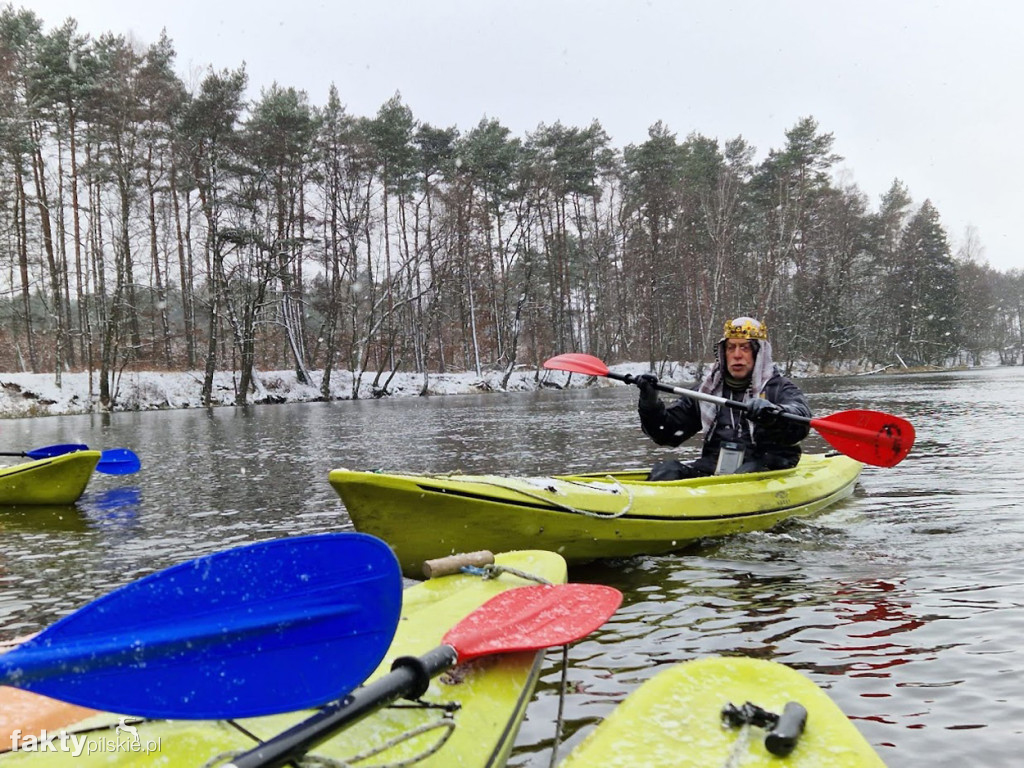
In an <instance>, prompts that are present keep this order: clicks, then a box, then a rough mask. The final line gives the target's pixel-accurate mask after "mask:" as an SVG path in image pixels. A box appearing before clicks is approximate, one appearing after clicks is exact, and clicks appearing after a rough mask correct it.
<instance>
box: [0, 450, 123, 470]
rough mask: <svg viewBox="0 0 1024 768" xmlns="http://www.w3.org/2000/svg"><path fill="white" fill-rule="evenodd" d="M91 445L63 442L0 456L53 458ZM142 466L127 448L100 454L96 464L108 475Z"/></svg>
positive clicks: (0, 454)
mask: <svg viewBox="0 0 1024 768" xmlns="http://www.w3.org/2000/svg"><path fill="white" fill-rule="evenodd" d="M87 450H89V446H87V445H82V444H81V443H61V444H59V445H47V446H44V447H42V448H33V449H32V450H31V451H20V452H18V453H0V456H24V457H25V458H29V459H37V460H38V459H52V458H54V457H55V456H63V455H64V454H67V453H77V452H78V451H87ZM141 468H142V462H141V461H140V460H139V457H138V456H136V455H135V453H134V452H132V451H129V450H128V449H127V448H110V449H108V450H106V451H103V453H101V454H100V460H99V462H98V463H97V464H96V471H97V472H102V473H103V474H106V475H130V474H132V473H133V472H138V471H139V470H140V469H141Z"/></svg>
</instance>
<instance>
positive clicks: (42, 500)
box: [0, 451, 102, 506]
mask: <svg viewBox="0 0 1024 768" xmlns="http://www.w3.org/2000/svg"><path fill="white" fill-rule="evenodd" d="M101 456H102V454H101V453H100V452H99V451H74V452H73V453H64V454H61V455H60V456H52V457H50V458H47V459H37V460H35V461H27V462H25V463H23V464H16V465H14V466H12V467H3V468H0V506H21V505H26V506H28V505H51V506H53V505H61V504H74V503H75V502H76V501H78V499H79V497H80V496H81V495H82V493H83V492H84V491H85V487H86V486H87V485H88V484H89V480H90V479H91V478H92V475H93V472H94V470H95V469H96V465H97V464H98V463H99V460H100V457H101Z"/></svg>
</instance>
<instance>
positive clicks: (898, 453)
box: [544, 352, 914, 467]
mask: <svg viewBox="0 0 1024 768" xmlns="http://www.w3.org/2000/svg"><path fill="white" fill-rule="evenodd" d="M544 367H545V368H549V369H553V370H561V371H569V372H570V373H583V374H586V375H588V376H605V377H607V378H609V379H615V380H617V381H623V382H625V383H627V384H637V382H638V378H637V377H636V376H632V375H630V374H621V373H614V372H613V371H610V370H608V366H607V365H605V364H604V362H603V361H601V360H600V359H599V358H596V357H594V356H593V355H587V354H583V353H579V352H567V353H565V354H563V355H556V356H555V357H552V358H551V359H550V360H546V361H545V362H544ZM654 387H655V388H656V389H659V390H662V391H664V392H671V393H673V394H677V395H681V396H683V397H689V398H692V399H693V400H706V401H708V402H711V403H716V404H718V405H719V406H724V407H729V408H734V409H736V410H741V411H745V412H749V411H750V405H749V403H746V402H740V401H738V400H727V399H726V398H724V397H720V396H718V395H711V394H708V393H705V392H695V391H693V390H689V389H682V388H681V387H673V386H669V385H667V384H662V383H661V382H657V383H655V384H654ZM776 413H777V415H778V416H779V417H781V418H783V419H787V420H789V421H794V422H798V423H800V424H808V425H810V427H811V428H813V429H815V430H817V431H818V432H819V433H820V434H821V436H822V437H823V438H825V441H826V442H828V443H829V444H830V445H831V446H832V447H833V448H836V449H837V450H838V451H839V452H840V453H843V454H845V455H847V456H849V457H850V458H852V459H855V460H856V461H860V462H864V463H865V464H873V465H874V466H876V467H893V466H896V465H897V464H899V463H900V462H901V461H903V459H904V458H906V456H907V454H908V453H909V452H910V449H911V447H912V446H913V445H914V425H913V424H911V423H910V422H909V421H907V420H906V419H901V418H899V417H898V416H892V415H891V414H888V413H883V412H881V411H868V410H852V411H840V412H839V413H833V414H832V415H830V416H823V417H821V418H816V419H815V418H810V417H808V416H801V415H799V414H795V413H790V412H789V411H786V410H782V409H780V410H778V411H777V412H776Z"/></svg>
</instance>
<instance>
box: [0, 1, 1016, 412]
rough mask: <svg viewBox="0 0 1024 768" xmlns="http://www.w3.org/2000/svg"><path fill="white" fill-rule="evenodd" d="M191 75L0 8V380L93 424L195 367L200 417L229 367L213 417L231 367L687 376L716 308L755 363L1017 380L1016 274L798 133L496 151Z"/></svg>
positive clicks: (821, 136) (477, 129)
mask: <svg viewBox="0 0 1024 768" xmlns="http://www.w3.org/2000/svg"><path fill="white" fill-rule="evenodd" d="M198 80H199V81H198V82H197V83H195V84H186V82H184V81H183V80H182V79H181V78H180V77H179V76H178V75H177V74H176V73H175V50H174V46H173V43H172V41H171V39H170V38H169V37H168V36H167V35H166V34H165V35H163V36H162V37H161V38H160V39H159V40H158V41H157V42H156V43H154V44H151V45H140V44H139V43H137V42H135V41H132V40H129V39H126V38H125V37H124V36H122V35H116V34H112V33H109V34H104V35H101V36H99V37H97V38H93V37H91V36H89V35H86V34H81V33H79V31H78V27H77V23H76V22H75V21H74V20H73V19H69V20H68V21H66V22H65V23H64V25H63V26H61V27H59V28H56V29H52V30H49V31H47V30H45V29H44V25H43V23H42V21H41V20H40V19H39V18H38V17H37V16H36V15H35V14H34V13H33V12H32V11H30V10H25V9H16V8H15V7H14V6H12V5H6V6H3V7H2V8H0V269H2V272H0V288H2V292H0V339H2V342H3V343H2V345H0V369H2V370H8V371H34V372H51V371H52V372H53V373H54V375H55V377H56V382H57V383H58V384H59V383H60V377H61V373H62V372H66V371H84V370H88V371H89V372H90V373H93V374H94V375H95V379H96V382H97V388H98V392H97V395H98V397H99V399H100V401H101V403H102V404H103V405H105V406H109V405H111V404H112V398H113V397H114V396H115V394H114V393H115V392H116V386H115V382H116V379H117V377H118V376H119V375H121V373H123V372H124V371H126V370H197V371H199V372H200V377H201V378H202V379H203V381H204V384H203V387H204V390H203V392H204V397H205V398H206V399H207V400H208V399H209V395H210V391H211V388H212V386H213V376H214V374H215V373H216V372H217V371H224V370H231V371H235V372H237V378H236V381H237V391H236V401H237V402H238V403H245V402H246V401H247V399H248V398H249V397H250V396H251V393H252V390H253V386H254V382H253V376H255V375H258V372H259V371H260V370H278V369H289V370H291V369H293V370H294V371H295V373H296V375H297V377H298V379H299V380H300V381H301V382H304V383H314V378H313V377H312V375H311V372H316V374H317V376H316V379H315V384H316V385H319V386H320V387H321V391H322V392H323V393H324V396H325V397H326V396H327V394H328V392H329V387H330V380H331V376H332V373H334V372H336V371H341V370H344V371H355V372H358V373H359V375H360V376H363V375H366V376H373V377H375V378H377V379H380V378H381V377H384V378H386V377H387V375H388V372H394V371H404V372H414V373H416V374H422V377H423V381H424V390H425V389H426V386H427V382H428V380H429V376H430V375H431V374H432V373H444V372H447V371H457V370H464V371H465V370H475V371H477V372H478V373H479V372H480V371H482V370H483V369H485V368H486V369H489V370H499V371H505V372H507V373H506V380H507V375H509V374H511V372H512V371H513V370H514V369H515V368H516V367H517V366H520V367H521V366H527V367H537V366H539V365H540V363H541V362H542V361H543V360H544V359H546V358H547V357H549V356H551V355H554V354H558V353H561V352H569V351H584V352H589V353H592V354H595V355H598V356H599V357H601V358H602V359H604V360H606V361H608V362H609V363H614V362H619V361H650V363H651V364H652V366H654V367H655V368H657V367H658V366H659V364H660V363H663V362H664V361H705V362H706V361H709V360H710V359H711V357H712V355H713V347H714V343H715V341H716V340H717V339H718V338H719V336H720V335H721V330H722V323H723V322H724V321H725V320H726V319H728V318H730V317H733V316H736V315H742V314H749V315H754V316H756V317H759V318H761V319H763V320H764V321H765V322H766V324H767V325H768V327H769V330H770V333H771V339H772V343H773V347H774V350H775V358H776V360H777V361H778V362H779V363H780V364H781V365H783V366H791V365H792V364H793V363H795V362H796V361H806V362H810V363H813V364H814V365H816V366H818V367H819V368H820V369H821V370H824V371H828V370H830V369H834V368H835V367H836V366H838V365H840V364H854V365H856V366H859V367H860V368H862V369H863V368H866V369H893V370H899V369H911V368H915V367H921V366H949V365H976V364H981V363H982V362H983V361H986V362H998V363H1000V364H1003V365H1018V364H1022V363H1024V345H1022V337H1024V272H1022V270H1019V269H1013V270H1009V271H1007V272H1001V271H998V270H995V269H993V268H991V267H990V266H988V264H987V263H986V262H985V261H984V258H983V249H982V245H981V241H980V235H979V233H977V232H975V231H968V232H967V233H965V234H964V237H963V242H962V243H961V244H960V245H959V246H958V247H957V248H956V250H955V251H954V249H953V246H952V245H951V241H950V237H949V234H948V233H947V232H946V231H945V229H944V228H943V225H942V221H941V215H940V212H939V211H938V210H937V209H936V207H935V206H934V205H933V204H932V203H931V202H930V201H929V200H928V199H927V197H925V198H923V199H922V200H920V201H917V200H915V199H914V197H913V196H912V193H911V190H909V189H908V188H907V186H906V185H905V184H904V183H903V182H901V181H900V180H899V178H898V177H895V176H894V178H893V181H892V184H891V186H890V187H889V189H888V190H886V191H885V192H884V194H881V195H880V196H879V198H878V202H877V205H872V203H871V201H870V200H869V197H868V196H867V195H866V194H865V193H864V192H863V191H861V190H860V189H858V188H857V186H856V185H854V184H849V183H843V182H842V181H841V180H840V177H841V175H840V174H837V173H836V169H837V164H838V163H839V162H840V161H841V160H842V158H841V157H840V156H839V155H837V154H836V153H835V151H834V146H835V137H834V136H833V135H832V134H831V133H828V132H826V131H825V130H824V129H823V128H822V127H821V126H820V125H819V124H818V122H817V121H816V120H815V119H814V118H813V117H812V116H803V117H795V118H794V122H793V125H792V127H791V128H790V129H789V130H787V131H786V132H785V135H784V136H783V137H780V146H779V147H777V148H771V149H769V150H768V151H767V153H766V155H765V156H764V159H762V160H756V159H755V158H756V157H757V152H758V148H756V147H753V146H751V145H749V144H748V143H747V142H746V141H745V140H744V139H743V138H742V136H737V137H735V138H730V139H725V140H720V139H718V138H713V137H709V136H704V135H702V134H700V133H699V132H697V131H691V132H689V133H688V134H686V135H685V138H682V139H680V138H679V135H678V134H677V133H675V132H673V131H672V130H671V129H670V128H669V127H668V126H666V125H664V124H662V123H661V122H657V123H655V124H654V125H652V126H651V127H650V129H649V131H648V137H647V140H646V141H644V142H643V143H641V144H630V145H627V146H625V147H616V146H613V145H612V142H611V140H610V138H609V137H608V135H607V133H606V132H605V130H604V129H603V128H602V126H601V124H600V122H599V121H598V120H595V121H594V122H592V123H591V124H589V125H585V126H568V125H563V124H562V123H561V122H559V121H557V120H555V121H554V122H549V123H545V122H541V123H539V124H538V126H537V128H536V129H535V130H534V131H531V132H528V133H527V134H526V135H525V136H514V135H512V132H511V131H510V130H509V129H508V128H506V127H505V126H503V125H502V123H501V121H500V120H499V119H494V118H482V119H481V120H480V122H479V124H477V125H475V126H472V127H469V128H458V127H455V126H447V127H441V126H434V125H430V124H428V123H425V122H422V121H420V120H417V119H416V117H415V115H414V114H413V113H412V110H411V109H410V108H409V107H408V106H407V105H405V104H404V103H403V101H402V98H401V95H400V93H396V94H395V95H394V97H393V98H391V99H389V100H388V101H387V102H386V103H384V104H383V105H381V107H380V109H379V111H378V112H377V114H375V115H372V116H362V115H353V114H350V113H349V112H348V111H347V109H346V107H345V105H344V94H343V92H340V91H339V90H338V89H337V87H332V88H331V89H330V91H329V93H328V94H326V101H325V103H323V104H320V105H318V104H314V103H311V101H310V97H309V95H308V94H307V93H305V92H304V91H301V90H296V89H295V88H292V87H288V86H284V85H278V84H274V85H273V86H271V87H269V88H265V89H263V90H262V91H261V92H260V95H259V97H258V98H256V99H248V98H247V97H246V93H247V89H248V81H247V75H246V72H245V68H244V66H240V67H239V68H238V69H233V70H224V71H219V72H218V71H213V70H212V69H208V70H207V71H206V72H205V73H204V74H203V75H202V77H201V78H198ZM598 108H599V107H598ZM951 151H955V148H951ZM964 151H966V149H965V150H964ZM358 383H359V379H358V378H357V379H355V381H354V388H355V387H358Z"/></svg>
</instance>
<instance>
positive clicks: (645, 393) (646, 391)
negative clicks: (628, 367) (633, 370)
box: [633, 373, 660, 408]
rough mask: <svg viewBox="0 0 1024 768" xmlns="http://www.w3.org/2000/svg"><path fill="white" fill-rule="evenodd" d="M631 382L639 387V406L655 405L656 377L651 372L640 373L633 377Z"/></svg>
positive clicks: (656, 397) (657, 399)
mask: <svg viewBox="0 0 1024 768" xmlns="http://www.w3.org/2000/svg"><path fill="white" fill-rule="evenodd" d="M633 383H634V384H636V385H637V387H639V388H640V407H641V408H648V407H650V406H652V405H656V404H657V403H658V401H659V399H660V398H659V397H658V377H657V376H655V375H654V374H653V373H641V374H640V375H639V376H635V377H633Z"/></svg>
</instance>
